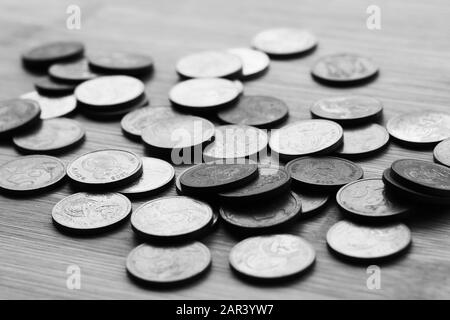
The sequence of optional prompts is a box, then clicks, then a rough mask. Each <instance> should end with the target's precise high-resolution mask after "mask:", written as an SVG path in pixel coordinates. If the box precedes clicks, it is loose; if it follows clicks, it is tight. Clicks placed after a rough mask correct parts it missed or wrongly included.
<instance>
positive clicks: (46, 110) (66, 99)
mask: <svg viewBox="0 0 450 320" xmlns="http://www.w3.org/2000/svg"><path fill="white" fill-rule="evenodd" d="M20 98H22V99H29V100H33V101H36V102H37V103H38V104H39V106H40V108H41V119H42V120H45V119H52V118H58V117H62V116H65V115H68V114H70V113H71V112H73V111H74V110H75V109H76V107H77V101H76V99H75V96H74V95H72V94H71V95H67V96H56V97H55V96H51V97H46V96H42V95H40V94H39V93H37V92H36V91H32V92H28V93H26V94H23V95H21V96H20Z"/></svg>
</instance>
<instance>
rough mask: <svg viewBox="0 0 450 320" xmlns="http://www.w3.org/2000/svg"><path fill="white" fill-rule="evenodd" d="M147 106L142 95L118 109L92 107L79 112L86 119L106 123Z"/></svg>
mask: <svg viewBox="0 0 450 320" xmlns="http://www.w3.org/2000/svg"><path fill="white" fill-rule="evenodd" d="M148 104H149V100H148V99H147V97H146V96H145V95H143V96H141V97H140V98H139V99H138V100H137V101H135V102H132V103H131V104H127V105H124V106H121V107H118V108H116V107H115V108H110V107H106V108H97V107H95V108H93V107H92V106H89V107H86V106H84V107H82V108H81V111H82V112H83V115H85V116H87V117H88V118H92V119H96V120H98V121H103V120H105V121H108V120H111V119H121V118H122V117H123V116H124V115H126V114H127V113H130V112H132V111H134V110H138V109H140V108H141V107H145V106H148Z"/></svg>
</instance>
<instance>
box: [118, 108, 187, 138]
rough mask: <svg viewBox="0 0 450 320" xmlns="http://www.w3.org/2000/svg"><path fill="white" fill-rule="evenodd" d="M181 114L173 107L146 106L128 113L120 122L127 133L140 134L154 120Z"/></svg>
mask: <svg viewBox="0 0 450 320" xmlns="http://www.w3.org/2000/svg"><path fill="white" fill-rule="evenodd" d="M179 115H180V114H179V113H178V112H176V111H175V110H173V109H172V108H171V107H145V108H140V109H137V110H134V111H132V112H130V113H128V114H126V115H125V116H124V117H123V118H122V121H121V123H120V124H121V126H122V128H123V130H125V131H126V132H127V133H129V134H131V135H134V136H140V135H141V134H142V131H143V130H144V129H145V128H146V127H147V126H149V125H150V124H151V123H153V122H154V121H156V120H161V119H164V118H170V117H174V116H179Z"/></svg>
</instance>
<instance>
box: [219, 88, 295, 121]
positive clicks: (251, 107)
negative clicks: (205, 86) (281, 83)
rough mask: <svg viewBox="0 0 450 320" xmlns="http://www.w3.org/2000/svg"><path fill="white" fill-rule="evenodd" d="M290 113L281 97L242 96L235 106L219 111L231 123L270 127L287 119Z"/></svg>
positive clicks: (220, 115) (223, 119)
mask: <svg viewBox="0 0 450 320" xmlns="http://www.w3.org/2000/svg"><path fill="white" fill-rule="evenodd" d="M288 113H289V109H288V106H287V105H286V104H285V103H284V102H283V101H281V100H280V99H277V98H273V97H268V96H242V97H241V98H240V99H239V101H238V102H237V104H236V105H235V106H233V107H230V108H226V109H223V110H221V111H219V112H218V113H217V116H218V117H219V119H220V120H222V121H223V122H226V123H230V124H244V125H249V126H255V127H260V128H270V127H273V126H275V125H277V124H279V123H280V122H282V121H283V120H285V119H286V118H287V116H288Z"/></svg>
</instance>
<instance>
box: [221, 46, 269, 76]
mask: <svg viewBox="0 0 450 320" xmlns="http://www.w3.org/2000/svg"><path fill="white" fill-rule="evenodd" d="M228 52H229V53H231V54H234V55H236V56H238V57H239V58H240V59H241V62H242V78H243V79H250V78H254V77H257V76H259V75H261V74H263V73H264V72H265V71H266V70H267V69H268V68H269V63H270V59H269V57H268V56H267V54H265V53H264V52H262V51H258V50H253V49H250V48H233V49H229V50H228Z"/></svg>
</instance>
